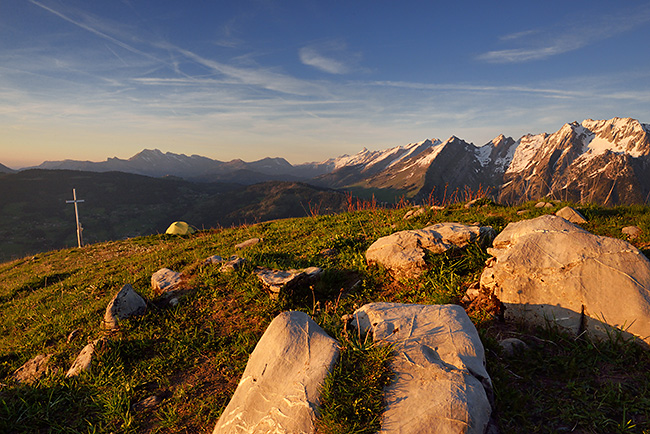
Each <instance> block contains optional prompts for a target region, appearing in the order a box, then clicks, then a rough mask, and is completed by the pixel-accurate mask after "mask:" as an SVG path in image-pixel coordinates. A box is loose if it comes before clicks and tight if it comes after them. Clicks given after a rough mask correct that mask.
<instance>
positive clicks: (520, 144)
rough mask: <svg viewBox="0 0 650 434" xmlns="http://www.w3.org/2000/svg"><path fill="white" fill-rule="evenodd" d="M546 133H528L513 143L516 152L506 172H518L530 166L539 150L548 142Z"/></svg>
mask: <svg viewBox="0 0 650 434" xmlns="http://www.w3.org/2000/svg"><path fill="white" fill-rule="evenodd" d="M547 137H548V135H547V134H546V133H542V134H536V135H532V134H528V135H525V136H523V137H522V138H521V139H519V140H517V143H516V144H515V145H513V147H512V148H513V149H514V153H513V155H512V159H511V160H510V164H508V169H507V170H506V173H517V172H521V171H522V170H525V169H526V168H528V167H529V166H530V165H531V164H533V163H534V161H533V159H534V157H535V154H537V151H539V149H540V148H541V147H542V146H543V145H544V143H546V138H547Z"/></svg>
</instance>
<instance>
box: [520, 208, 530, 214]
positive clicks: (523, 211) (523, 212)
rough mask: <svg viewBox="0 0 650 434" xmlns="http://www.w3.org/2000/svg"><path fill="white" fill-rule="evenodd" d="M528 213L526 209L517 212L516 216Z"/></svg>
mask: <svg viewBox="0 0 650 434" xmlns="http://www.w3.org/2000/svg"><path fill="white" fill-rule="evenodd" d="M529 212H530V210H528V209H520V210H519V211H517V215H524V214H528V213H529Z"/></svg>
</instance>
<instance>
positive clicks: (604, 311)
mask: <svg viewBox="0 0 650 434" xmlns="http://www.w3.org/2000/svg"><path fill="white" fill-rule="evenodd" d="M493 246H494V247H493V248H490V249H488V252H489V253H490V254H491V255H492V256H493V257H494V258H493V259H492V260H490V261H488V262H489V264H488V266H487V267H486V268H485V270H484V271H483V274H482V275H481V286H482V287H483V288H484V289H486V290H488V291H491V292H492V293H493V294H494V295H495V296H496V297H497V298H498V299H499V300H500V301H501V302H502V303H503V305H504V307H505V318H506V319H520V320H524V321H526V322H529V323H533V324H539V325H547V324H555V325H557V326H560V327H562V328H564V329H566V330H569V331H571V332H572V333H574V334H576V335H578V334H580V333H581V332H582V331H586V332H587V333H589V334H590V335H592V336H594V337H598V338H604V337H607V335H608V333H611V332H612V331H614V332H616V331H623V333H624V334H625V335H630V334H631V335H634V336H636V337H638V338H639V339H641V340H643V341H645V342H646V343H648V344H650V261H648V259H647V258H646V257H645V256H644V255H643V254H642V253H641V252H640V251H639V250H637V249H636V248H635V247H634V246H632V245H631V244H629V243H627V242H625V241H622V240H618V239H615V238H608V237H602V236H596V235H593V234H590V233H589V232H587V231H585V230H583V229H582V228H580V227H578V226H576V225H574V224H572V223H570V222H568V221H566V220H564V219H563V218H560V217H556V216H550V215H545V216H541V217H538V218H535V219H532V220H524V221H520V222H517V223H510V224H509V225H508V226H507V227H506V228H505V229H504V230H503V232H501V233H500V234H499V236H497V237H496V238H495V239H494V242H493Z"/></svg>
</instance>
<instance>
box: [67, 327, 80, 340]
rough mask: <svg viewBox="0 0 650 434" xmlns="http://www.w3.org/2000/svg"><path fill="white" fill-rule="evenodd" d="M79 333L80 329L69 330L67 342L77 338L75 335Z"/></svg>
mask: <svg viewBox="0 0 650 434" xmlns="http://www.w3.org/2000/svg"><path fill="white" fill-rule="evenodd" d="M80 333H81V330H79V329H74V330H72V331H71V332H70V334H69V335H68V343H70V342H72V341H73V340H75V339H76V338H77V336H79V334H80Z"/></svg>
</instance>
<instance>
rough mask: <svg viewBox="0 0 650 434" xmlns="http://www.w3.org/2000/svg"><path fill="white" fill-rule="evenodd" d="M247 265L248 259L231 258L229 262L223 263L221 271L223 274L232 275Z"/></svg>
mask: <svg viewBox="0 0 650 434" xmlns="http://www.w3.org/2000/svg"><path fill="white" fill-rule="evenodd" d="M245 263H246V259H244V258H240V257H239V256H231V257H230V258H228V260H227V261H225V262H224V263H223V265H222V266H221V268H219V271H220V272H221V273H230V272H233V271H237V270H239V269H240V268H241V267H243V266H244V264H245Z"/></svg>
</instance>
